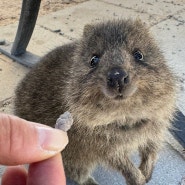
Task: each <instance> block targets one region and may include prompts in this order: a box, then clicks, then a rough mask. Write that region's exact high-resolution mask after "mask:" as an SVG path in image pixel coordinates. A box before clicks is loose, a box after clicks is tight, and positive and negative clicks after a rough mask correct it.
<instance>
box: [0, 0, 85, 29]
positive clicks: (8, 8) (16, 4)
mask: <svg viewBox="0 0 185 185" xmlns="http://www.w3.org/2000/svg"><path fill="white" fill-rule="evenodd" d="M84 1H87V0H42V1H41V6H40V10H39V15H44V14H47V13H50V12H55V11H57V10H61V9H63V8H65V7H69V6H73V5H75V4H78V3H82V2H84ZM0 7H1V11H0V26H5V25H8V24H12V23H14V22H16V21H17V20H19V17H20V12H21V7H22V0H13V1H12V0H1V1H0Z"/></svg>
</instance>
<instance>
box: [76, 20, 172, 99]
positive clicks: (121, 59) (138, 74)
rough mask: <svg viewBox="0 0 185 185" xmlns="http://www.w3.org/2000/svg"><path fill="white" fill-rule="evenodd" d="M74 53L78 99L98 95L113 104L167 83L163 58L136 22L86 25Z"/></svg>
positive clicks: (151, 91) (151, 93)
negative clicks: (86, 95)
mask: <svg viewBox="0 0 185 185" xmlns="http://www.w3.org/2000/svg"><path fill="white" fill-rule="evenodd" d="M76 52H77V57H75V63H74V65H76V68H77V73H76V75H77V76H76V79H78V81H79V82H80V83H79V84H83V85H81V93H82V96H83V92H84V94H85V92H87V93H86V94H92V96H94V97H95V96H98V95H100V94H101V95H103V96H105V97H106V98H110V99H112V100H115V101H118V100H125V99H127V98H130V97H133V96H137V95H139V96H141V94H142V96H143V97H144V96H148V94H150V96H152V95H154V94H155V95H156V92H157V91H163V90H164V89H165V88H164V87H165V86H167V84H168V83H169V80H168V78H170V72H169V71H168V68H167V66H166V64H165V61H164V59H163V56H162V54H161V52H160V50H159V49H158V47H157V46H156V44H155V42H154V41H153V39H152V38H151V37H150V35H149V33H148V30H147V29H146V28H145V26H144V25H143V24H142V23H141V22H140V21H135V22H134V21H131V20H128V21H109V22H106V23H102V24H101V23H100V24H97V25H94V26H93V25H87V26H86V27H85V28H84V35H83V39H82V41H81V43H80V44H79V47H78V49H77V51H76ZM84 96H85V95H84Z"/></svg>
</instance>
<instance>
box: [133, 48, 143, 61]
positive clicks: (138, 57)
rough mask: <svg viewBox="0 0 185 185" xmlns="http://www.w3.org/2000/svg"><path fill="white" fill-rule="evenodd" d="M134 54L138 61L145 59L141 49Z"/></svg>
mask: <svg viewBox="0 0 185 185" xmlns="http://www.w3.org/2000/svg"><path fill="white" fill-rule="evenodd" d="M133 56H134V58H135V59H136V60H137V61H143V59H144V57H143V54H142V53H141V51H139V50H136V51H134V52H133Z"/></svg>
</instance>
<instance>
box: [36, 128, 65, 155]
mask: <svg viewBox="0 0 185 185" xmlns="http://www.w3.org/2000/svg"><path fill="white" fill-rule="evenodd" d="M37 130H38V136H39V137H38V138H39V144H40V146H41V148H42V149H43V150H47V151H56V152H59V151H61V150H63V149H64V148H65V146H66V145H67V143H68V137H67V133H66V132H63V131H61V130H58V129H53V128H49V127H48V128H47V127H37Z"/></svg>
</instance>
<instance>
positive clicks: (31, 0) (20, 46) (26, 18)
mask: <svg viewBox="0 0 185 185" xmlns="http://www.w3.org/2000/svg"><path fill="white" fill-rule="evenodd" d="M40 3H41V0H23V2H22V9H21V16H20V20H19V26H18V29H17V33H16V37H15V40H14V43H13V46H12V49H11V54H12V55H14V56H20V55H22V54H24V53H25V51H26V48H27V46H28V43H29V41H30V38H31V36H32V33H33V30H34V27H35V23H36V20H37V16H38V12H39V8H40Z"/></svg>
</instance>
